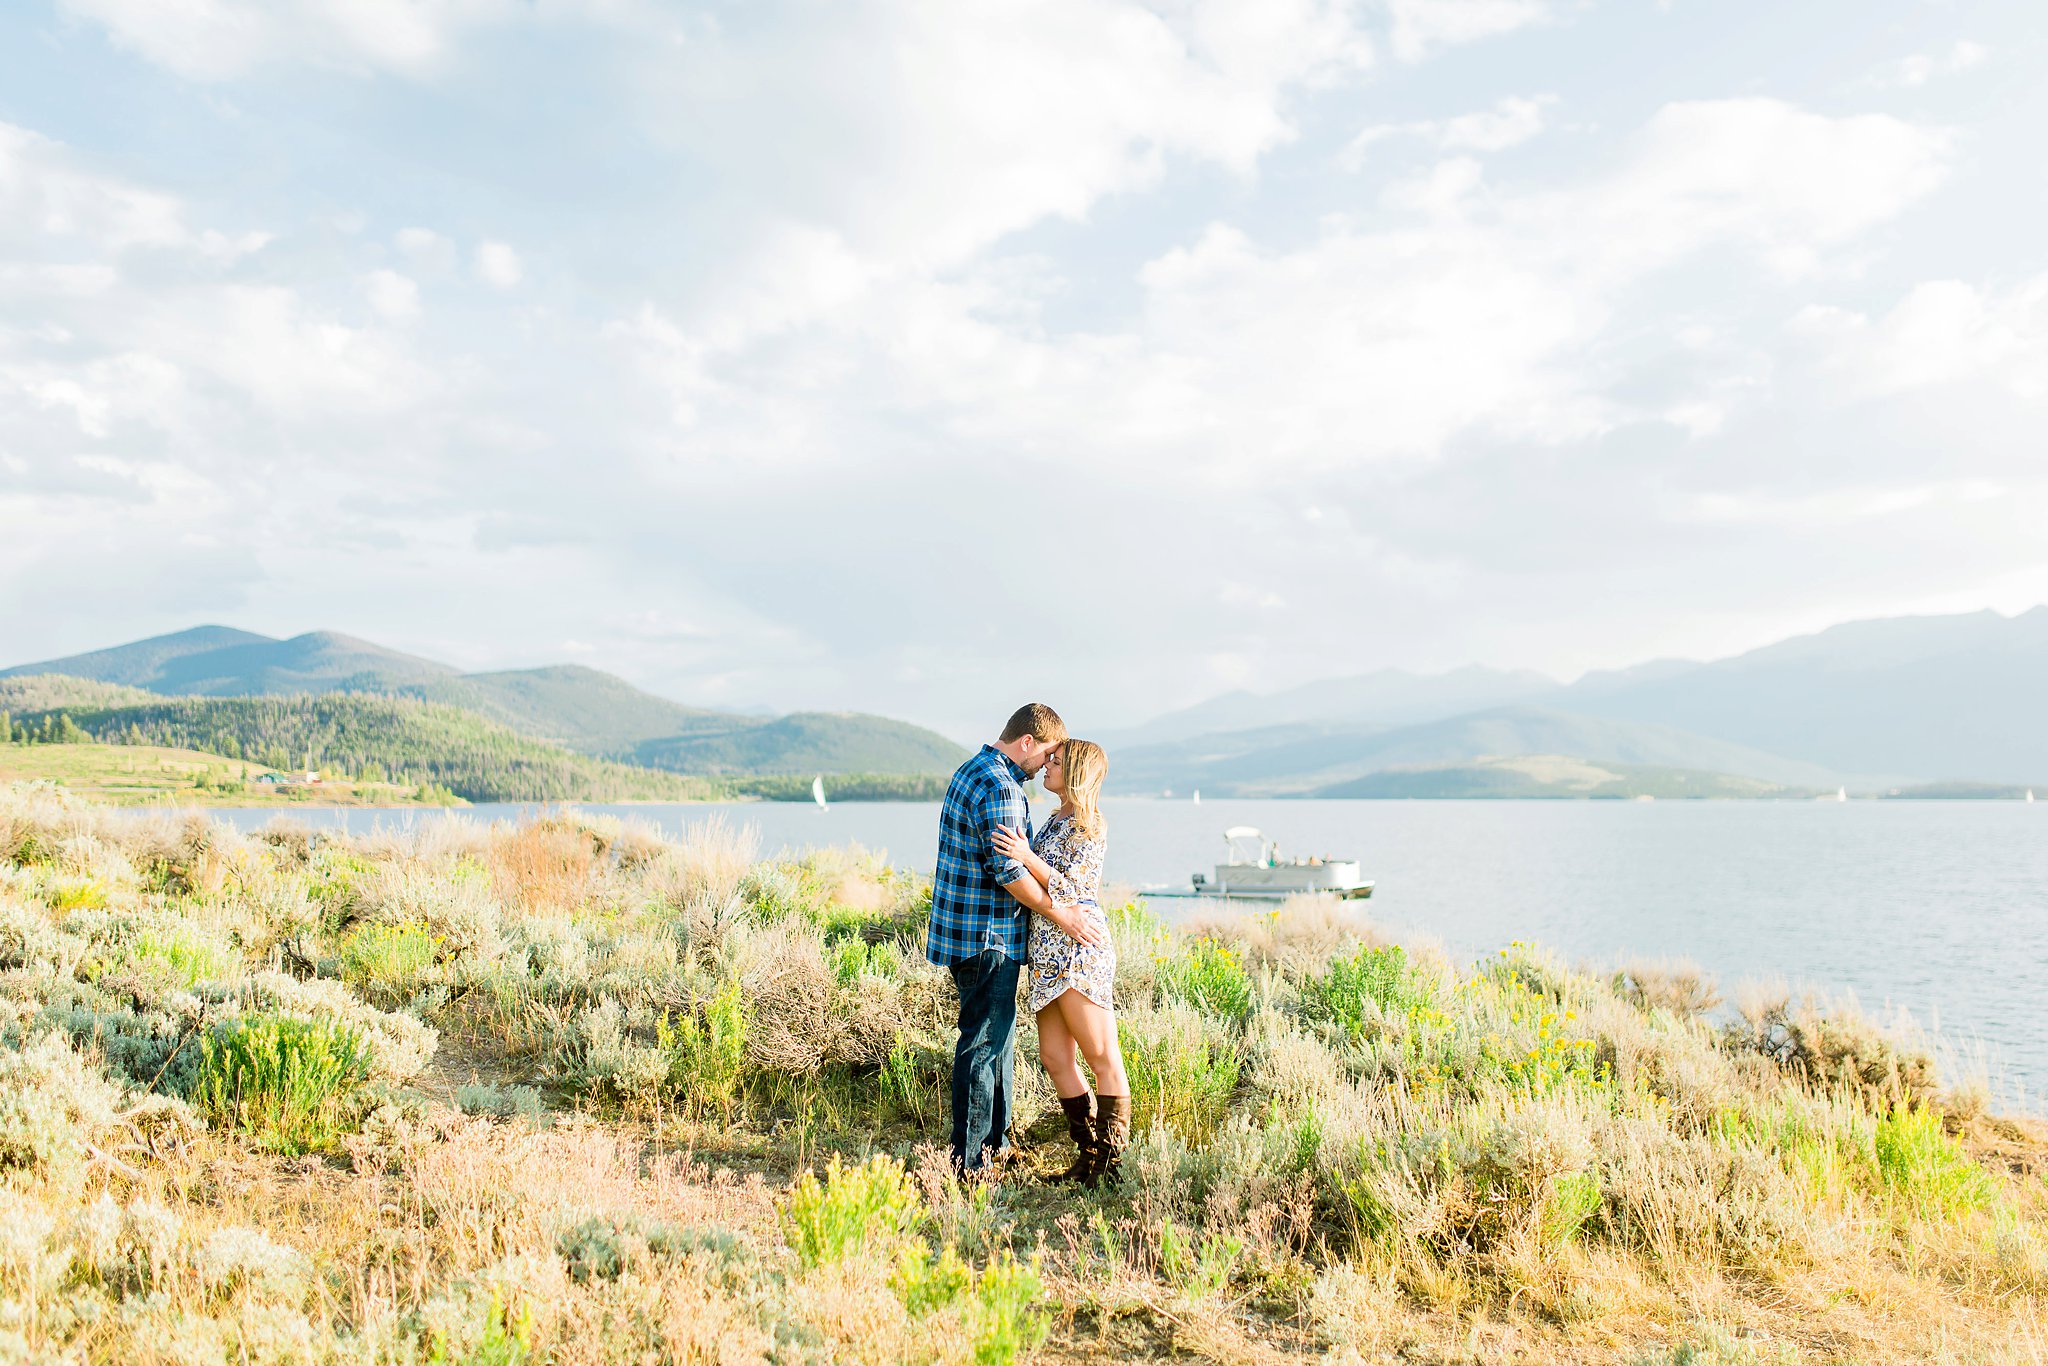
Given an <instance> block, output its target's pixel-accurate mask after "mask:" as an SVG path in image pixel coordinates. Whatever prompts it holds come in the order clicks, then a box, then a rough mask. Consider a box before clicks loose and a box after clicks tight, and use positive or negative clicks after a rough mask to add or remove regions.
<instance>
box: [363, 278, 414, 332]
mask: <svg viewBox="0 0 2048 1366" xmlns="http://www.w3.org/2000/svg"><path fill="white" fill-rule="evenodd" d="M362 287H363V295H364V297H365V298H367V299H368V300H369V301H370V308H371V310H372V311H374V312H375V313H376V314H377V315H378V316H379V317H382V318H389V319H391V320H392V321H393V322H404V321H406V320H408V319H411V318H416V317H418V316H419V312H420V287H419V286H418V285H417V284H415V283H413V281H412V280H410V279H408V278H407V277H406V276H403V275H400V274H399V273H398V272H397V271H395V270H373V271H371V272H370V273H369V274H368V275H365V276H364V277H363V279H362Z"/></svg>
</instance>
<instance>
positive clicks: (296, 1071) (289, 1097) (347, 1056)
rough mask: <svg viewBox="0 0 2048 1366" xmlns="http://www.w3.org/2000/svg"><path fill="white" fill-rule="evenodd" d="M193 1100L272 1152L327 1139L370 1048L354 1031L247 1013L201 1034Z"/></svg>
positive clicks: (305, 1148)
mask: <svg viewBox="0 0 2048 1366" xmlns="http://www.w3.org/2000/svg"><path fill="white" fill-rule="evenodd" d="M201 1048H202V1052H201V1055H200V1067H199V1082H198V1091H197V1097H196V1098H197V1100H198V1102H199V1104H200V1105H201V1107H202V1108H204V1109H205V1110H206V1111H208V1112H209V1113H211V1114H213V1115H215V1116H217V1117H219V1118H221V1119H223V1120H226V1121H228V1122H229V1123H231V1124H233V1125H234V1126H235V1127H236V1128H238V1129H241V1130H243V1131H244V1132H246V1133H248V1134H249V1135H250V1136H251V1137H252V1138H253V1139H254V1140H255V1141H256V1143H257V1144H258V1145H259V1146H261V1147H264V1148H269V1149H271V1150H273V1151H277V1152H286V1153H302V1152H310V1151H314V1150H316V1149H324V1148H329V1147H332V1146H333V1143H334V1141H335V1139H336V1138H337V1137H339V1135H340V1133H341V1130H342V1118H343V1115H342V1111H343V1107H344V1105H345V1103H346V1102H347V1100H348V1099H349V1097H350V1094H351V1093H352V1092H353V1091H354V1090H355V1088H356V1087H358V1086H359V1085H360V1084H361V1083H362V1082H363V1081H364V1080H365V1079H366V1078H367V1077H368V1076H369V1071H370V1055H369V1051H368V1049H367V1048H366V1047H365V1045H364V1043H363V1039H362V1036H361V1035H360V1034H358V1033H357V1032H356V1031H355V1030H353V1029H350V1028H348V1027H346V1026H343V1025H337V1024H333V1023H331V1022H327V1021H314V1020H301V1019H295V1018H293V1017H291V1016H285V1015H268V1016H262V1015H259V1016H252V1017H245V1018H242V1019H238V1020H235V1021H233V1022H231V1023H229V1024H226V1025H223V1026H221V1027H219V1028H217V1029H215V1030H214V1031H213V1032H212V1033H210V1034H208V1035H206V1036H205V1037H204V1038H203V1039H202V1041H201Z"/></svg>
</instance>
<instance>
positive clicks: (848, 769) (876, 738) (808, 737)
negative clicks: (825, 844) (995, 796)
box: [632, 712, 967, 774]
mask: <svg viewBox="0 0 2048 1366" xmlns="http://www.w3.org/2000/svg"><path fill="white" fill-rule="evenodd" d="M632 757H633V759H634V761H635V762H636V763H642V764H646V765H647V766H648V767H650V768H665V769H673V770H675V771H677V772H683V773H797V774H809V773H923V774H939V773H949V772H951V771H952V770H953V769H955V768H957V767H958V766H959V765H960V763H961V761H962V760H964V759H965V758H966V757H967V751H966V750H965V749H962V748H961V747H960V746H959V745H956V744H954V743H953V742H952V741H951V740H948V739H946V738H945V737H944V736H943V735H939V734H936V733H935V732H932V731H928V730H925V729H924V728H922V727H920V726H913V725H910V724H908V723H906V722H903V721H891V720H889V719H888V718H887V717H882V716H864V715H861V714H860V713H858V712H796V713H794V714H792V715H789V716H782V717H777V718H776V719H774V720H772V721H747V722H744V723H739V724H734V725H732V726H731V728H730V729H722V730H718V729H710V728H708V727H706V728H703V729H700V730H698V731H696V732H695V733H692V734H688V735H678V736H672V737H669V738H667V739H662V740H650V741H648V742H646V743H645V744H642V745H638V746H636V747H635V748H634V750H633V753H632Z"/></svg>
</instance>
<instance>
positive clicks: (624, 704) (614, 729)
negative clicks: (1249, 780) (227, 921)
mask: <svg viewBox="0 0 2048 1366" xmlns="http://www.w3.org/2000/svg"><path fill="white" fill-rule="evenodd" d="M29 674H40V675H48V674H64V675H70V676H74V677H77V678H79V679H81V680H91V681H93V682H98V683H118V684H121V685H124V686H128V687H131V688H146V689H148V690H149V691H150V692H151V693H154V694H158V695H163V696H173V697H179V696H208V697H237V696H249V697H276V696H296V695H299V694H319V693H334V692H347V693H364V694H370V695H374V696H384V697H412V698H417V699H419V700H421V701H426V702H438V703H441V704H444V705H447V706H454V707H460V708H462V709H463V710H465V711H470V712H474V713H476V714H477V715H479V716H482V717H485V718H487V719H489V720H491V721H494V722H496V723H498V724H499V725H501V726H505V727H508V728H509V729H511V730H514V731H517V732H519V733H520V734H522V735H525V736H528V737H530V738H532V739H536V740H543V741H546V742H548V743H549V744H555V745H562V746H566V747H567V748H569V749H573V750H577V751H580V752H581V753H584V754H587V755H590V756H592V757H594V758H601V759H614V760H623V761H629V762H634V763H639V764H643V765H646V766H648V767H653V768H661V769H666V770H669V771H673V772H681V773H767V774H776V773H874V774H888V773H902V774H912V773H945V772H947V771H949V770H951V769H952V768H953V767H954V766H955V765H956V764H958V763H959V761H960V760H961V759H962V758H964V757H965V752H964V751H962V750H961V749H960V748H959V747H958V746H957V745H954V744H953V743H952V742H951V741H949V740H947V739H945V738H944V737H942V736H939V735H936V734H934V733H933V732H931V731H928V730H925V729H923V728H921V727H918V726H913V725H908V724H906V723H904V722H900V721H889V720H885V719H884V718H881V717H876V716H864V715H860V714H857V713H838V712H809V713H800V714H797V715H792V716H786V717H783V718H781V719H780V720H778V721H769V720H764V719H763V718H761V717H758V716H752V715H743V714H739V713H734V712H720V711H712V710H707V709H705V708H702V707H690V706H685V705H683V704H682V703H680V702H672V701H670V700H669V699H667V698H665V697H657V696H655V695H654V694H652V693H648V692H644V691H642V690H641V689H639V688H636V687H634V686H633V685H632V684H630V683H628V682H626V680H625V679H623V678H618V677H616V676H614V675H612V674H608V673H604V672H602V671H600V670H597V669H590V668H585V667H583V666H581V665H554V666H549V667H544V668H536V669H509V670H503V671H499V672H494V673H473V674H465V673H462V672H460V671H459V670H457V669H455V668H454V667H452V666H450V665H447V664H442V663H438V662H436V661H434V660H431V659H422V658H419V657H418V656H415V655H408V654H404V653H401V652H399V651H397V650H392V649H389V648H387V647H385V646H382V645H378V644H376V643H375V642H373V641H367V640H359V639H356V638H355V637H353V636H345V635H341V634H338V633H336V632H333V631H310V632H307V633H306V634H304V635H299V636H293V637H292V638H291V639H289V640H277V639H274V638H272V637H270V636H262V635H255V634H253V633H251V632H248V631H237V630H234V629H232V628H230V627H225V626H202V627H197V628H195V629H193V630H190V631H180V632H178V633H176V634H175V635H168V636H157V637H153V638H151V639H149V640H141V641H135V642H133V643H131V644H128V645H120V646H116V647H114V648H112V649H108V650H99V651H95V652H93V653H91V654H84V655H74V656H71V657H69V658H66V659H59V660H50V661H46V662H44V663H40V664H25V665H18V666H16V667H15V668H13V669H7V670H0V683H4V682H5V681H6V680H7V679H8V678H9V677H10V676H23V675H29ZM83 700H84V698H82V697H70V696H65V697H58V698H55V699H54V700H50V701H47V702H43V703H41V704H39V705H40V706H44V707H54V706H66V705H73V704H74V703H79V702H82V701H83ZM140 700H141V699H139V698H134V697H121V698H116V697H111V696H107V697H99V698H94V699H93V700H92V705H97V706H113V705H118V704H122V703H129V702H139V701H140ZM4 705H5V703H0V706H4ZM16 709H17V710H28V709H30V708H29V707H28V706H27V705H23V706H21V707H17V708H16ZM643 749H644V750H645V753H644V754H643V753H640V751H641V750H643Z"/></svg>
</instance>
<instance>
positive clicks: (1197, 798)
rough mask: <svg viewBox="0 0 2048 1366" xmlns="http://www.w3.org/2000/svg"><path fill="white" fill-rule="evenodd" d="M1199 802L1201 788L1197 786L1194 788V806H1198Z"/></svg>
mask: <svg viewBox="0 0 2048 1366" xmlns="http://www.w3.org/2000/svg"><path fill="white" fill-rule="evenodd" d="M1201 804H1202V789H1201V788H1199V787H1198V788H1196V789H1195V805H1196V806H1200V805H1201Z"/></svg>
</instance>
